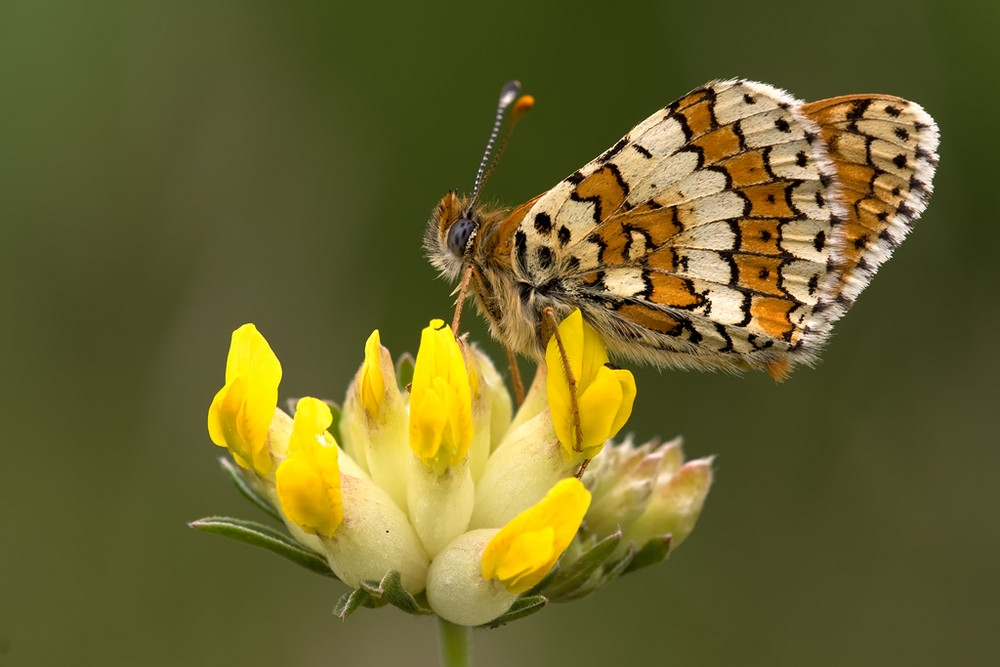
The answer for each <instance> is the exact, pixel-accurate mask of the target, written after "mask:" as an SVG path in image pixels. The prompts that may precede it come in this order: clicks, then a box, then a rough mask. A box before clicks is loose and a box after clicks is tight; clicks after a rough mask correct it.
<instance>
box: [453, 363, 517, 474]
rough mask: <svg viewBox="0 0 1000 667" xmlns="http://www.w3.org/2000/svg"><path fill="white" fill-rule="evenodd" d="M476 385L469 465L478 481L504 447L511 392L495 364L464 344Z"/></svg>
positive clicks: (474, 385) (474, 388) (510, 408)
mask: <svg viewBox="0 0 1000 667" xmlns="http://www.w3.org/2000/svg"><path fill="white" fill-rule="evenodd" d="M462 352H463V354H464V356H465V363H466V366H467V367H468V369H469V380H470V385H471V386H472V444H471V445H470V446H469V465H470V467H471V471H472V478H473V479H474V480H478V479H479V477H480V476H481V475H482V474H483V469H484V468H485V467H486V460H487V458H488V457H489V455H490V453H491V452H492V451H493V450H494V449H496V447H497V445H499V444H500V438H501V436H502V435H503V434H504V432H505V431H506V430H507V426H508V425H509V424H510V418H511V411H512V406H511V400H510V393H509V392H508V391H507V387H506V386H505V385H504V381H503V378H502V377H500V373H498V372H497V369H496V367H495V366H494V365H493V362H492V361H490V359H489V357H487V356H486V355H485V354H483V353H482V352H481V351H480V350H479V349H478V348H476V347H475V346H474V345H463V346H462ZM473 379H475V382H473V381H472V380H473Z"/></svg>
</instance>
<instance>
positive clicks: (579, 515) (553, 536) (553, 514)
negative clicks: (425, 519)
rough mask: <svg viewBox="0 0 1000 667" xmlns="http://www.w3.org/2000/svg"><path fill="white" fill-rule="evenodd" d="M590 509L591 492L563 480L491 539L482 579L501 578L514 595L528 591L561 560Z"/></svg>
mask: <svg viewBox="0 0 1000 667" xmlns="http://www.w3.org/2000/svg"><path fill="white" fill-rule="evenodd" d="M589 506H590V492H589V491H587V490H586V489H585V488H584V487H583V483H582V482H581V481H580V480H578V479H576V478H575V477H569V478H566V479H563V480H560V481H559V482H558V483H557V484H556V485H555V486H553V487H552V489H551V490H550V491H549V492H548V494H546V496H545V497H544V498H542V499H541V500H540V501H538V502H537V503H536V504H535V505H534V506H532V507H529V508H528V509H526V510H525V511H523V512H521V513H520V514H518V515H517V516H516V517H514V518H513V519H512V520H511V521H510V522H509V523H508V524H507V525H506V526H504V527H503V528H501V529H500V532H498V533H497V534H496V536H494V537H493V539H492V540H490V542H489V544H488V545H487V546H486V549H485V550H484V551H483V560H482V571H483V578H484V579H499V580H500V581H502V582H503V583H504V584H505V586H506V588H507V590H508V591H509V592H511V593H523V592H524V591H527V590H529V589H530V588H531V587H532V586H534V585H535V584H537V583H538V582H540V581H541V580H542V579H543V578H544V577H545V575H546V574H548V573H549V571H550V570H551V569H552V568H553V566H554V565H555V564H556V561H558V560H559V556H561V555H562V553H563V551H565V550H566V547H568V546H569V544H570V542H571V541H572V540H573V536H574V535H576V531H577V530H579V528H580V523H581V522H582V521H583V517H584V515H585V514H586V513H587V508H588V507H589Z"/></svg>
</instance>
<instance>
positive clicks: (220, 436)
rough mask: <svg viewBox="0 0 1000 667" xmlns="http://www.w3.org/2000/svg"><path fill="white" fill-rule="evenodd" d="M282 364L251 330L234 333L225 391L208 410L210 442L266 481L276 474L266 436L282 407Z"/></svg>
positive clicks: (251, 326)
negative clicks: (273, 471) (280, 395)
mask: <svg viewBox="0 0 1000 667" xmlns="http://www.w3.org/2000/svg"><path fill="white" fill-rule="evenodd" d="M280 382H281V364H279V363H278V358H277V357H275V356H274V352H272V351H271V348H270V346H269V345H268V344H267V341H266V340H264V337H263V336H261V335H260V332H258V331H257V328H256V327H254V325H253V324H244V325H243V326H241V327H240V328H239V329H237V330H236V331H234V332H233V338H232V343H231V344H230V347H229V358H228V359H227V360H226V385H225V386H224V387H223V388H222V389H220V390H219V392H218V393H217V394H216V395H215V398H214V399H213V400H212V406H211V407H210V408H209V409H208V433H209V436H210V437H211V438H212V442H214V443H215V444H217V445H219V446H220V447H228V448H229V451H230V452H232V454H233V458H234V459H235V460H236V462H237V463H238V464H239V465H240V466H242V467H244V468H252V469H253V470H256V471H257V472H258V473H260V474H262V475H268V474H270V473H271V471H272V470H273V469H274V461H273V460H272V458H271V452H270V451H269V449H268V447H267V433H268V429H269V427H270V425H271V419H272V418H273V417H274V409H275V407H276V406H277V404H278V384H279V383H280Z"/></svg>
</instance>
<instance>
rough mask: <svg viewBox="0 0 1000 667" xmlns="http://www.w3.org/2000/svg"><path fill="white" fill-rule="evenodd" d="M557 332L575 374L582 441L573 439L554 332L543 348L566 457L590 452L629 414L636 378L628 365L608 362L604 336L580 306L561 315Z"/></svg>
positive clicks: (554, 418) (567, 392)
mask: <svg viewBox="0 0 1000 667" xmlns="http://www.w3.org/2000/svg"><path fill="white" fill-rule="evenodd" d="M559 335H560V337H561V338H562V341H563V346H564V347H565V349H566V356H567V358H568V360H569V368H570V371H571V372H572V374H573V378H574V379H575V380H576V404H577V407H578V412H579V419H580V432H581V433H582V435H583V442H582V443H581V442H578V441H577V435H576V425H575V417H574V414H573V403H572V398H571V395H570V387H569V382H568V380H567V377H566V373H565V372H564V370H563V368H564V367H563V360H562V355H561V354H560V352H559V345H558V343H557V342H556V337H555V336H554V335H553V336H552V338H551V339H549V344H548V347H547V348H546V350H545V363H546V365H547V366H548V367H549V375H548V396H549V408H550V409H551V411H552V422H553V424H554V426H555V430H556V435H557V436H558V437H559V442H561V443H562V445H563V448H564V449H565V454H566V456H567V457H574V456H576V455H577V453H581V454H582V456H583V458H587V459H589V458H593V457H594V456H595V455H596V454H597V453H598V452H599V451H601V448H602V447H603V446H604V443H605V441H607V439H608V438H613V437H614V436H615V434H617V433H618V431H620V430H621V428H622V427H623V426H624V425H625V422H626V421H628V418H629V416H630V415H631V414H632V403H633V402H634V401H635V378H634V377H632V373H630V372H629V371H627V370H624V369H620V368H613V367H612V366H611V365H610V364H608V352H607V349H606V348H605V347H604V341H603V340H601V336H600V334H598V333H597V331H595V330H594V328H593V327H591V326H590V325H589V324H587V322H585V321H584V319H583V316H582V315H581V314H580V311H579V309H577V310H574V311H573V312H572V313H571V314H570V315H569V317H567V318H566V319H564V320H563V321H562V323H561V324H560V325H559Z"/></svg>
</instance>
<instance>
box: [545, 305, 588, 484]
mask: <svg viewBox="0 0 1000 667" xmlns="http://www.w3.org/2000/svg"><path fill="white" fill-rule="evenodd" d="M541 329H542V340H544V341H548V340H549V338H555V341H556V346H557V347H558V348H559V357H560V359H561V360H562V367H563V373H565V375H566V382H567V384H569V401H570V409H571V410H572V411H573V429H574V431H575V432H576V443H577V447H579V449H577V451H583V429H582V428H581V426H580V405H579V403H577V398H576V378H575V377H573V371H572V369H571V368H570V365H569V355H568V354H566V346H565V345H563V340H562V336H560V335H559V321H558V320H557V319H556V313H555V311H554V310H552V308H546V309H545V310H543V311H542V323H541ZM551 371H552V369H549V372H551ZM589 463H590V459H587V460H585V461H584V462H583V463H582V464H581V465H580V468H579V470H577V471H576V477H577V478H579V477H581V476H582V475H583V471H584V470H586V469H587V464H589Z"/></svg>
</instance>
